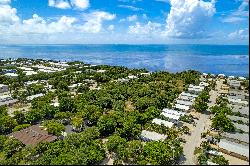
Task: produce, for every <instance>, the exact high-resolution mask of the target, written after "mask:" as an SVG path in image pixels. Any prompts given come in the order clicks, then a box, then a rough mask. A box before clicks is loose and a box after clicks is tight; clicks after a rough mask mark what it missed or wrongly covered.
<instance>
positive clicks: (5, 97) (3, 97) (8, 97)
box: [0, 95, 11, 101]
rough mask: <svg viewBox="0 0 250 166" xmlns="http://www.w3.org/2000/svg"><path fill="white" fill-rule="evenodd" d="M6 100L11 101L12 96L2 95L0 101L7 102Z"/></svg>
mask: <svg viewBox="0 0 250 166" xmlns="http://www.w3.org/2000/svg"><path fill="white" fill-rule="evenodd" d="M6 99H11V96H10V95H1V96H0V101H2V100H6Z"/></svg>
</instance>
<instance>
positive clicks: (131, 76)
mask: <svg viewBox="0 0 250 166" xmlns="http://www.w3.org/2000/svg"><path fill="white" fill-rule="evenodd" d="M128 78H130V79H133V78H137V77H136V76H134V75H130V76H128Z"/></svg>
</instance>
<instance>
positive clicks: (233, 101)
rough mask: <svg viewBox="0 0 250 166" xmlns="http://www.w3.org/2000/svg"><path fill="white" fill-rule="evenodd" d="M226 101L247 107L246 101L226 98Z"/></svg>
mask: <svg viewBox="0 0 250 166" xmlns="http://www.w3.org/2000/svg"><path fill="white" fill-rule="evenodd" d="M228 101H229V102H230V103H239V104H244V105H248V102H247V101H244V100H241V99H232V98H228Z"/></svg>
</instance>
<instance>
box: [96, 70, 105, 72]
mask: <svg viewBox="0 0 250 166" xmlns="http://www.w3.org/2000/svg"><path fill="white" fill-rule="evenodd" d="M96 72H97V73H104V72H106V70H97V71H96Z"/></svg>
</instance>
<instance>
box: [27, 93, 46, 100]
mask: <svg viewBox="0 0 250 166" xmlns="http://www.w3.org/2000/svg"><path fill="white" fill-rule="evenodd" d="M41 96H44V94H43V93H40V94H36V95H32V96H28V97H27V100H33V99H35V98H38V97H41Z"/></svg>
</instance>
